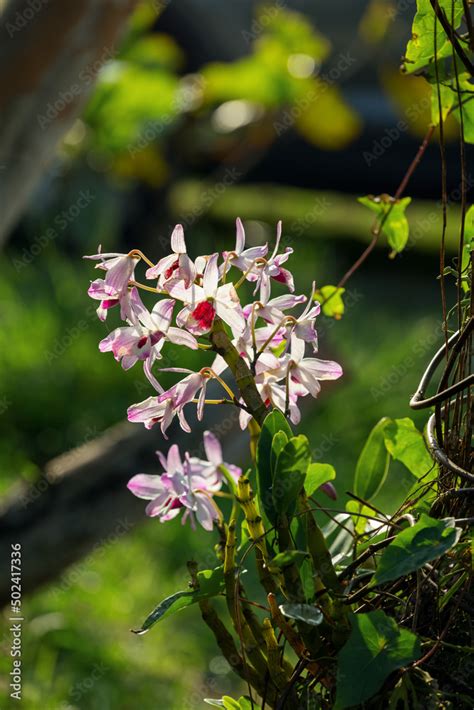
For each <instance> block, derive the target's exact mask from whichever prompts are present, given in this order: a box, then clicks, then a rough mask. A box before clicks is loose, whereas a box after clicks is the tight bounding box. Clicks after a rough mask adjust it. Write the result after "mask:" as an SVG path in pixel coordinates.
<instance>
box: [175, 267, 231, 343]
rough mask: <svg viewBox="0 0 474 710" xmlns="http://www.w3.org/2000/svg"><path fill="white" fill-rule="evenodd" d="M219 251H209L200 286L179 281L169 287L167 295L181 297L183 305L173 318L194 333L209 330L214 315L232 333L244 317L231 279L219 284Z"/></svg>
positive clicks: (200, 333) (197, 333) (203, 332)
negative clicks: (212, 252) (185, 286)
mask: <svg viewBox="0 0 474 710" xmlns="http://www.w3.org/2000/svg"><path fill="white" fill-rule="evenodd" d="M218 258H219V255H218V254H212V256H210V257H209V259H208V262H207V264H206V268H205V269H204V275H203V279H202V286H198V285H197V284H192V286H190V288H184V287H183V284H181V283H178V284H177V285H176V286H173V287H172V288H171V289H170V292H169V293H170V296H172V297H173V298H177V299H179V300H180V301H183V302H184V303H185V304H186V305H185V307H184V308H183V309H182V310H181V311H180V313H179V314H178V316H177V318H176V323H177V324H178V326H180V327H181V328H186V329H187V330H189V331H190V332H191V333H194V334H195V335H204V334H205V333H209V331H210V330H211V328H212V325H213V323H214V319H215V318H216V316H218V317H219V318H221V319H222V320H223V321H224V322H225V323H227V325H229V326H230V327H231V329H232V331H233V332H234V333H240V332H241V331H242V330H243V329H244V327H245V319H244V316H243V313H242V308H241V306H240V301H239V297H238V295H237V292H236V290H235V288H234V285H233V284H231V283H228V284H224V285H222V286H219V268H218V266H217V261H218Z"/></svg>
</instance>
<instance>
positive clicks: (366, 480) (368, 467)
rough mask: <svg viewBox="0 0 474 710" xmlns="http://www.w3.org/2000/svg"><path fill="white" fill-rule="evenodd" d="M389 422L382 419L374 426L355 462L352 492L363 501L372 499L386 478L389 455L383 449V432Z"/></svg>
mask: <svg viewBox="0 0 474 710" xmlns="http://www.w3.org/2000/svg"><path fill="white" fill-rule="evenodd" d="M390 421H391V420H390V419H388V417H384V418H383V419H381V420H380V421H379V422H378V423H377V424H376V425H375V426H374V428H373V429H372V431H371V432H370V434H369V438H368V439H367V441H366V442H365V445H364V448H363V449H362V452H361V454H360V456H359V460H358V461H357V466H356V471H355V478H354V492H355V494H356V495H357V496H359V497H360V498H362V499H363V500H367V501H369V500H370V499H371V498H374V496H376V495H377V493H378V491H379V490H380V488H381V487H382V485H383V483H384V481H385V479H386V477H387V473H388V468H389V464H390V455H389V453H388V451H387V449H386V447H385V438H384V430H385V427H386V426H387V424H388V423H389V422H390Z"/></svg>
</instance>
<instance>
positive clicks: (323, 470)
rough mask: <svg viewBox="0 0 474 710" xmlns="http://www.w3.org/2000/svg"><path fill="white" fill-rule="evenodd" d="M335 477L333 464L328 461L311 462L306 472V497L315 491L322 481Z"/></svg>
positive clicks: (326, 481) (325, 481)
mask: <svg viewBox="0 0 474 710" xmlns="http://www.w3.org/2000/svg"><path fill="white" fill-rule="evenodd" d="M335 478H336V471H335V469H334V466H331V464H329V463H311V464H310V465H309V466H308V470H307V472H306V479H305V482H304V489H305V491H306V495H307V496H308V498H309V497H310V496H312V495H313V493H315V492H316V491H317V490H318V488H320V487H321V486H322V485H323V484H324V483H328V481H333V480H334V479H335Z"/></svg>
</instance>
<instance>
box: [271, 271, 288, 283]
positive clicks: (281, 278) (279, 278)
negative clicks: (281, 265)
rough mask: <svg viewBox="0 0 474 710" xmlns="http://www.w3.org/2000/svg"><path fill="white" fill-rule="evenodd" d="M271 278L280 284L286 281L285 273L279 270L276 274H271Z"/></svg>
mask: <svg viewBox="0 0 474 710" xmlns="http://www.w3.org/2000/svg"><path fill="white" fill-rule="evenodd" d="M273 278H274V279H275V281H278V282H279V283H281V284H285V283H286V278H285V275H284V274H283V273H282V272H281V271H280V272H279V273H278V274H277V275H276V276H273Z"/></svg>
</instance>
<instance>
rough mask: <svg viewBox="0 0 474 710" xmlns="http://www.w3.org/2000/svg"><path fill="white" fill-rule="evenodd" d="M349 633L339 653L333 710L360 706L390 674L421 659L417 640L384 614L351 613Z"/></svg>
mask: <svg viewBox="0 0 474 710" xmlns="http://www.w3.org/2000/svg"><path fill="white" fill-rule="evenodd" d="M351 626H352V631H351V635H350V636H349V639H348V641H347V643H346V644H345V646H344V647H343V648H342V650H341V651H340V652H339V654H338V665H337V679H336V683H337V686H336V687H337V692H336V702H335V705H334V710H345V708H350V707H353V706H354V707H360V706H361V705H362V704H363V703H365V701H367V700H369V699H370V698H371V697H372V696H374V695H375V693H377V691H378V690H380V688H381V687H382V685H383V683H384V682H385V680H386V679H387V678H388V676H389V675H390V673H392V672H393V671H395V670H397V669H398V668H402V667H403V666H406V665H407V664H408V663H411V662H412V661H415V660H417V659H418V658H420V656H421V646H420V641H419V639H418V638H417V636H415V634H413V633H411V631H407V629H403V628H400V627H399V626H398V625H397V623H396V622H395V620H394V619H392V618H390V617H388V616H387V615H386V614H384V612H383V611H372V612H369V613H368V614H354V615H352V617H351Z"/></svg>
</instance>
